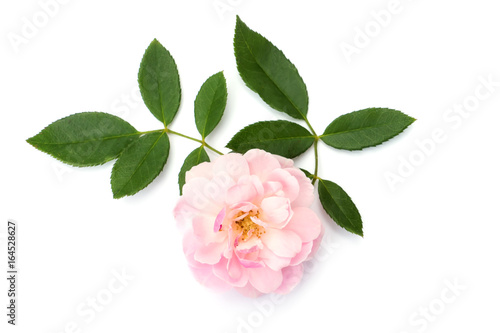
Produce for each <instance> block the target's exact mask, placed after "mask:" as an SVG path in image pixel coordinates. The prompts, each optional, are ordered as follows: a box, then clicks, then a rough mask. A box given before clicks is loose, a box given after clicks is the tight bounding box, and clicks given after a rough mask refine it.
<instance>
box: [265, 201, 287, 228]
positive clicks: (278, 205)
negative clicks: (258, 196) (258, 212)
mask: <svg viewBox="0 0 500 333" xmlns="http://www.w3.org/2000/svg"><path fill="white" fill-rule="evenodd" d="M260 206H261V208H262V214H263V216H262V219H263V220H264V221H265V222H267V223H269V224H272V225H273V226H274V227H276V228H280V229H281V228H283V227H284V226H286V224H287V223H288V221H290V218H291V217H292V215H293V212H292V208H291V207H290V199H288V198H283V197H269V198H265V199H264V200H262V203H261V204H260Z"/></svg>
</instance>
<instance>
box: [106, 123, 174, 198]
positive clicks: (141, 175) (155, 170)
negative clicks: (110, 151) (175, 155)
mask: <svg viewBox="0 0 500 333" xmlns="http://www.w3.org/2000/svg"><path fill="white" fill-rule="evenodd" d="M169 149H170V142H169V140H168V136H167V134H166V133H165V132H156V133H149V134H145V135H143V136H141V137H140V138H139V139H138V140H137V141H136V142H134V143H133V144H131V145H130V146H129V147H127V149H125V150H124V151H123V153H122V154H121V155H120V158H118V160H117V161H116V163H115V165H114V166H113V171H112V172H111V188H112V190H113V197H114V198H115V199H118V198H122V197H124V196H127V195H134V194H135V193H137V192H139V191H140V190H142V189H144V188H145V187H146V186H148V185H149V184H150V183H151V182H152V181H153V180H154V179H155V178H156V177H157V176H158V175H159V174H160V172H161V171H162V170H163V167H164V166H165V163H166V162H167V159H168V153H169Z"/></svg>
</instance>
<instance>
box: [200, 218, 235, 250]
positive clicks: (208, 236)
mask: <svg viewBox="0 0 500 333" xmlns="http://www.w3.org/2000/svg"><path fill="white" fill-rule="evenodd" d="M213 220H214V217H211V216H205V215H199V216H195V217H194V218H193V233H194V235H195V236H196V238H197V239H199V241H200V244H201V245H207V244H209V243H221V242H224V241H225V239H226V237H227V233H224V232H216V233H214V230H213Z"/></svg>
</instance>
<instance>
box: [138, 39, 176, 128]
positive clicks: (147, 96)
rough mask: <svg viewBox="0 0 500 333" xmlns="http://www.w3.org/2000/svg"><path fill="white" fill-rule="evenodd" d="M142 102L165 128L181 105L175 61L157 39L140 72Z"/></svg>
mask: <svg viewBox="0 0 500 333" xmlns="http://www.w3.org/2000/svg"><path fill="white" fill-rule="evenodd" d="M139 88H140V90H141V94H142V99H143V100H144V103H145V104H146V106H147V107H148V109H149V110H150V111H151V113H152V114H153V115H154V116H155V117H156V118H157V119H158V120H159V121H161V122H162V123H163V125H164V126H165V127H166V126H167V125H168V124H170V123H171V122H172V120H173V119H174V117H175V114H176V113H177V111H178V110H179V106H180V103H181V85H180V81H179V73H178V71H177V65H176V64H175V61H174V58H172V56H171V55H170V52H168V51H167V49H166V48H164V47H163V45H161V44H160V43H159V42H158V41H157V40H156V39H155V40H154V41H153V42H152V43H151V44H150V45H149V47H148V48H147V50H146V53H145V54H144V57H143V58H142V61H141V67H140V69H139Z"/></svg>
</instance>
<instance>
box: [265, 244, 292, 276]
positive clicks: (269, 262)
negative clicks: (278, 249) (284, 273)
mask: <svg viewBox="0 0 500 333" xmlns="http://www.w3.org/2000/svg"><path fill="white" fill-rule="evenodd" d="M259 256H260V257H261V259H262V261H263V262H264V264H266V266H268V267H269V268H271V269H272V270H274V271H279V270H280V269H282V268H283V267H286V266H289V265H290V260H291V258H284V257H279V256H277V255H276V254H274V253H273V252H272V251H271V250H269V249H268V248H267V247H264V248H263V249H262V250H260V253H259Z"/></svg>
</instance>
